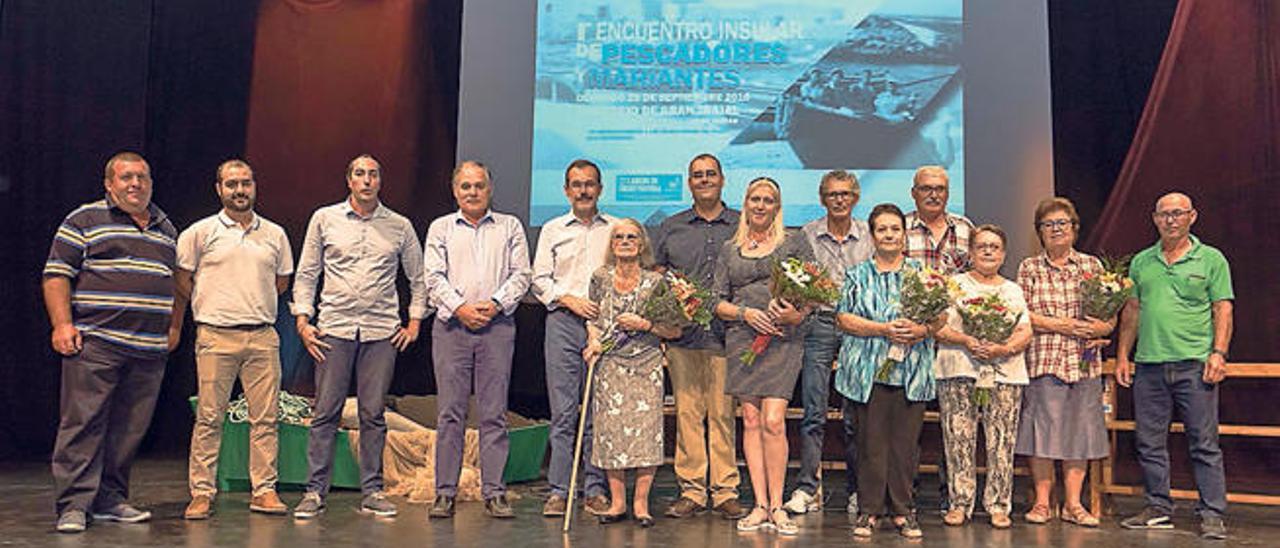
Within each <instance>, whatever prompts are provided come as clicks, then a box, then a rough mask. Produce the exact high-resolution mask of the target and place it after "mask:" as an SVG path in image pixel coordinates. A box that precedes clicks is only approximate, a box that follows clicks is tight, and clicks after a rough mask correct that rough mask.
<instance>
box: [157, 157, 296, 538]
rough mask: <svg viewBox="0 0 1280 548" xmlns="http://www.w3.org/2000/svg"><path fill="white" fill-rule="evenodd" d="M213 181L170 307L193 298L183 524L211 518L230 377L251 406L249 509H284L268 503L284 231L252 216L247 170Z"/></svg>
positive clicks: (184, 242)
mask: <svg viewBox="0 0 1280 548" xmlns="http://www.w3.org/2000/svg"><path fill="white" fill-rule="evenodd" d="M217 177H218V180H217V183H215V184H214V189H215V190H216V191H217V193H218V197H219V198H220V199H221V200H222V211H220V212H218V214H216V215H211V216H209V217H205V218H204V219H201V220H200V221H197V222H196V223H195V224H193V225H191V226H190V227H189V228H187V229H186V230H184V231H182V234H181V235H179V236H178V251H177V255H178V261H177V262H178V271H177V276H176V281H177V299H178V300H179V304H180V305H182V304H185V302H186V300H187V299H190V300H191V311H192V316H193V317H194V318H195V322H196V375H197V378H198V380H199V392H198V395H199V400H200V403H199V405H198V406H197V409H196V424H195V428H194V430H193V431H192V432H191V457H190V461H189V464H188V475H189V478H188V482H189V485H190V489H191V503H190V504H189V505H188V506H187V509H186V512H185V513H184V514H183V517H185V518H186V519H207V518H208V517H209V516H210V515H211V514H213V498H214V495H215V494H216V493H217V489H216V487H215V484H214V477H215V476H216V472H217V467H218V448H219V446H220V445H221V440H222V420H223V416H224V415H225V414H226V410H227V399H228V398H229V397H230V395H231V387H232V385H234V384H235V381H236V378H239V379H240V384H241V386H243V387H244V393H245V399H247V400H248V403H249V479H250V481H251V482H252V484H253V498H252V499H251V501H250V502H249V509H250V510H251V511H254V512H262V513H267V514H284V513H285V512H287V511H288V508H287V507H286V506H285V505H284V503H283V502H281V501H280V497H279V496H277V495H276V448H277V441H276V410H277V409H278V406H279V403H278V402H279V392H280V337H279V335H277V333H276V330H275V327H274V324H275V321H276V299H277V297H278V296H279V295H280V293H283V292H284V290H285V289H286V288H287V287H288V286H289V275H290V274H293V252H292V250H291V249H290V247H289V238H288V237H287V236H286V235H285V232H284V229H283V228H280V225H277V224H275V223H273V222H271V221H268V220H266V219H264V218H262V217H261V216H259V215H257V214H255V213H254V211H253V205H254V198H255V196H256V189H255V182H254V180H253V170H252V169H250V168H249V164H247V163H245V162H244V161H243V160H228V161H226V162H223V163H222V165H221V166H218V173H217ZM174 310H182V307H181V306H175V308H174ZM182 320H183V314H180V313H178V314H174V315H173V324H172V327H171V329H172V330H177V331H179V332H180V331H181V329H182Z"/></svg>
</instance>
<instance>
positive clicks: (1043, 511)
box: [1023, 504, 1053, 525]
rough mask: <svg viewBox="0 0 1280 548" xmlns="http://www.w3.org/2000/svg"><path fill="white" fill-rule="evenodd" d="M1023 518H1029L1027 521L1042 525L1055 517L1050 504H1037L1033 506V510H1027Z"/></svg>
mask: <svg viewBox="0 0 1280 548" xmlns="http://www.w3.org/2000/svg"><path fill="white" fill-rule="evenodd" d="M1023 518H1024V519H1026V520H1027V523H1034V524H1036V525H1042V524H1045V523H1049V520H1051V519H1053V512H1052V511H1050V510H1049V505H1048V504H1037V505H1035V506H1032V507H1031V511H1030V512H1027V513H1026V515H1025V516H1023Z"/></svg>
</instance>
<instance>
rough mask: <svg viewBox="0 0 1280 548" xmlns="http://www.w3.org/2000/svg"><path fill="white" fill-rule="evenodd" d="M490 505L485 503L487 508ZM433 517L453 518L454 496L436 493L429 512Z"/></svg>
mask: <svg viewBox="0 0 1280 548" xmlns="http://www.w3.org/2000/svg"><path fill="white" fill-rule="evenodd" d="M488 507H489V505H488V503H486V504H485V509H486V510H487V509H488ZM428 515H430V516H431V517H433V518H451V517H453V497H450V496H445V495H436V501H435V502H434V503H432V504H431V512H430V513H428Z"/></svg>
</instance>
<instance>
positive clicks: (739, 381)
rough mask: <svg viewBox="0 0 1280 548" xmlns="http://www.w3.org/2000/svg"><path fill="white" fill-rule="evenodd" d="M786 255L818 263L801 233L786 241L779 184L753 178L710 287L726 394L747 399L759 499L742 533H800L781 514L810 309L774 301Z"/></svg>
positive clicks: (749, 451)
mask: <svg viewBox="0 0 1280 548" xmlns="http://www.w3.org/2000/svg"><path fill="white" fill-rule="evenodd" d="M787 258H798V259H802V260H806V261H812V260H813V250H812V248H810V247H809V242H808V240H806V239H805V237H804V235H803V234H801V233H796V234H794V235H791V236H790V237H788V236H787V233H786V230H785V228H784V227H783V224H782V192H781V191H780V190H779V189H778V184H777V183H776V182H774V181H773V179H769V178H767V177H761V178H758V179H755V180H754V181H751V184H749V185H747V192H746V199H745V200H744V204H743V208H742V215H741V217H739V221H738V230H737V232H736V233H735V234H734V236H733V238H732V239H730V240H729V241H727V242H725V244H724V247H723V248H722V249H721V251H720V257H719V259H718V260H717V261H716V269H715V276H714V281H713V286H712V293H713V294H714V295H715V296H716V297H718V298H719V299H720V301H719V302H718V303H717V304H716V306H715V309H714V310H715V314H716V316H718V317H719V318H721V319H722V320H725V322H726V324H727V327H726V330H725V352H726V358H727V360H726V361H727V362H728V372H727V373H728V374H727V375H726V379H725V393H727V394H730V395H733V396H736V397H737V398H738V399H739V400H740V401H741V402H742V428H743V433H742V452H743V456H744V457H745V458H746V461H747V470H748V471H749V472H750V475H751V489H752V491H753V492H754V493H755V501H756V507H755V508H754V509H753V510H752V511H751V513H749V514H747V517H745V518H742V519H741V520H739V521H738V530H739V531H755V530H757V529H760V528H761V527H772V528H773V529H775V530H777V532H778V533H781V534H786V535H794V534H796V533H797V532H799V529H798V526H797V525H796V523H795V522H794V521H792V520H791V518H790V517H788V516H787V512H786V511H785V510H783V509H782V485H783V481H784V479H785V478H786V472H787V425H786V412H787V400H788V399H789V398H790V397H791V394H792V392H793V391H794V390H795V387H796V379H797V377H798V376H799V375H800V365H801V357H802V355H803V354H804V332H803V328H802V324H803V322H804V320H805V317H806V315H808V313H809V307H801V308H797V307H795V306H792V303H788V302H786V301H783V300H778V299H774V298H773V297H772V292H771V291H770V286H769V284H770V279H771V276H772V274H773V261H774V260H775V259H777V260H783V259H787ZM757 335H769V336H771V339H769V340H768V342H767V346H765V347H764V348H763V349H759V352H755V354H757V356H756V357H755V359H754V360H749V361H750V363H746V362H744V360H743V357H744V356H743V354H744V353H745V352H746V351H748V350H751V351H755V350H757V349H758V346H759V345H753V342H754V341H755V340H756V338H757V337H756V336H757Z"/></svg>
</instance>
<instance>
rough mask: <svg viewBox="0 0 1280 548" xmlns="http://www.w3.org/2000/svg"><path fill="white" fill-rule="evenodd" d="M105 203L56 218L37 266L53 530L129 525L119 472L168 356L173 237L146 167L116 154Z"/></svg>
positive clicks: (131, 516)
mask: <svg viewBox="0 0 1280 548" xmlns="http://www.w3.org/2000/svg"><path fill="white" fill-rule="evenodd" d="M103 187H104V189H105V190H106V196H105V197H104V199H102V200H98V201H96V202H90V203H87V204H84V205H82V206H80V207H78V208H76V210H75V211H72V212H71V213H70V214H69V215H67V217H66V219H64V220H63V221H62V224H61V225H60V226H59V227H58V230H57V232H56V233H55V234H54V237H53V243H52V245H50V247H49V260H48V261H47V262H46V263H45V266H44V275H43V277H44V280H43V282H42V284H41V285H42V289H43V291H44V302H45V308H46V310H47V311H48V313H49V323H50V324H51V325H52V326H53V333H52V335H51V337H50V342H51V343H52V345H53V349H54V350H55V351H56V352H58V353H59V354H61V355H62V356H63V359H62V381H61V382H62V388H61V396H60V398H59V415H60V417H61V418H60V420H59V423H58V437H57V441H56V442H54V446H53V462H52V468H53V470H52V471H53V481H54V486H55V500H56V502H55V506H56V510H57V513H58V521H57V525H56V526H55V527H56V529H57V530H58V532H61V533H80V532H83V531H84V530H85V527H86V526H87V525H88V523H89V522H88V514H89V513H92V515H93V519H94V520H95V521H115V522H123V523H137V522H141V521H147V520H149V519H151V512H147V511H144V510H139V509H137V508H134V507H133V506H132V505H130V504H129V503H128V502H127V501H128V499H129V469H130V467H131V465H132V463H133V457H134V455H135V454H136V453H137V450H138V444H139V443H140V442H141V441H142V437H143V435H144V434H146V432H147V427H148V426H150V425H151V414H152V412H153V411H154V410H155V406H156V396H157V395H159V393H160V382H161V380H162V379H163V378H164V364H165V360H166V359H167V358H168V354H169V352H170V351H171V350H173V347H174V346H177V344H178V341H177V338H176V337H173V335H172V334H171V333H170V332H169V330H168V328H169V323H170V315H171V314H172V312H173V310H174V308H173V305H174V302H173V301H174V299H173V268H174V238H175V237H176V236H177V234H178V233H177V231H176V230H174V228H173V224H172V223H170V222H169V219H168V217H167V216H166V215H165V213H164V212H163V211H161V210H160V208H159V207H156V205H155V204H154V203H152V202H151V168H150V166H148V165H147V161H146V160H144V159H143V158H142V156H140V155H138V154H137V153H133V152H121V153H119V154H116V155H115V156H112V157H111V159H110V160H109V161H107V167H106V176H105V177H104V178H103Z"/></svg>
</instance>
